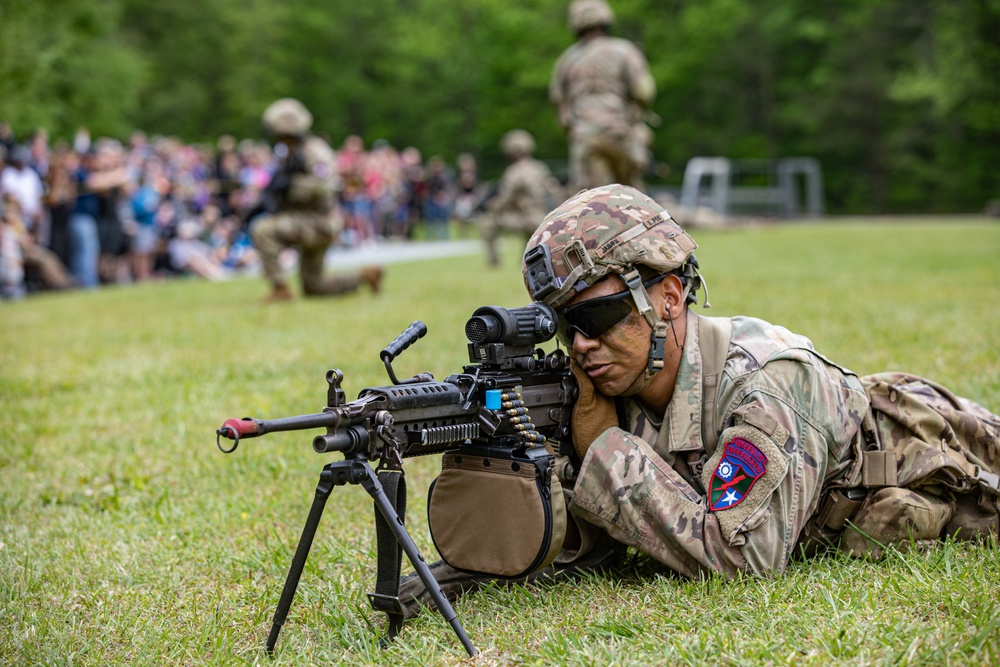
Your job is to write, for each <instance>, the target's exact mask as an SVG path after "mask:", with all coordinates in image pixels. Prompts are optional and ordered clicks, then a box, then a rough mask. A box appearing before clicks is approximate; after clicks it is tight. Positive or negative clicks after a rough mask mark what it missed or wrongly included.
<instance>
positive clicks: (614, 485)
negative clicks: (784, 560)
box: [570, 427, 746, 578]
mask: <svg viewBox="0 0 1000 667" xmlns="http://www.w3.org/2000/svg"><path fill="white" fill-rule="evenodd" d="M570 510H571V511H572V512H573V513H574V514H577V515H579V516H580V517H581V518H583V519H584V520H585V521H588V522H590V523H593V524H595V525H597V526H600V527H602V528H604V530H606V531H607V532H608V534H609V535H611V537H613V538H615V539H616V540H618V541H619V542H622V543H624V544H628V545H630V546H634V547H636V548H637V549H639V550H640V551H642V552H643V553H646V554H648V555H650V556H652V557H653V558H655V559H656V560H658V561H660V562H661V563H663V564H665V565H667V566H668V567H669V568H670V569H672V570H674V571H675V572H678V573H680V574H682V575H684V576H686V577H692V578H693V577H697V576H698V574H699V573H701V572H703V571H706V570H708V571H714V572H720V573H723V574H727V575H730V576H732V575H735V574H736V573H737V572H740V571H742V570H745V569H746V560H745V559H744V558H743V556H742V554H741V553H740V551H739V550H738V549H735V548H732V547H730V546H728V545H727V544H726V543H725V540H723V539H722V536H721V532H720V529H719V524H718V522H717V521H715V520H714V517H711V516H710V515H709V513H708V512H707V508H706V504H705V499H704V497H703V496H702V494H701V493H700V492H699V490H697V489H695V488H694V487H693V486H692V485H691V484H689V483H688V482H687V481H686V480H685V479H684V478H683V477H681V475H680V474H678V473H677V471H676V470H674V468H673V467H671V466H670V465H669V464H668V463H667V462H666V461H665V460H664V459H663V458H662V457H661V456H660V455H659V454H657V452H655V451H654V450H653V447H652V446H651V445H650V444H649V443H648V442H646V441H645V440H643V439H641V438H639V437H637V436H634V435H632V434H631V433H628V432H627V431H625V430H623V429H621V428H618V427H613V428H610V429H608V430H607V431H605V432H604V433H602V434H601V435H600V436H599V437H598V438H597V440H595V441H594V442H593V443H592V444H591V445H590V448H589V449H588V450H587V455H586V457H585V458H584V460H583V464H582V466H581V469H580V473H579V477H578V478H577V482H576V485H575V487H574V493H573V502H572V504H571V505H570Z"/></svg>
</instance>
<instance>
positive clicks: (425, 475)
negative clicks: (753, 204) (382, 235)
mask: <svg viewBox="0 0 1000 667" xmlns="http://www.w3.org/2000/svg"><path fill="white" fill-rule="evenodd" d="M694 235H695V237H696V239H697V240H698V242H699V243H700V245H701V248H700V249H699V251H698V257H699V259H700V260H701V265H702V267H703V269H704V273H705V276H706V278H707V280H708V283H709V286H710V289H711V301H712V303H713V305H714V306H715V307H714V308H713V311H710V312H713V313H714V314H722V315H734V314H752V315H756V316H758V317H762V318H764V319H768V320H770V321H773V322H775V323H779V324H783V325H785V326H787V327H789V328H790V329H792V330H793V331H796V332H799V333H803V334H805V335H808V336H810V337H811V338H812V340H813V341H814V343H815V344H816V346H817V348H818V349H820V350H821V351H823V352H824V353H825V354H827V356H829V357H830V358H832V359H834V360H836V361H837V362H839V363H841V364H843V365H845V366H847V367H849V368H851V369H853V370H855V371H857V372H858V373H862V374H864V373H870V372H875V371H880V370H907V371H910V372H914V373H918V374H922V375H927V376H929V377H932V378H934V379H936V380H938V381H940V382H942V383H944V384H945V385H947V386H949V387H950V388H952V389H953V390H955V391H956V392H957V393H959V394H962V395H965V396H968V397H970V398H973V399H974V400H977V401H979V402H981V403H983V404H984V405H986V406H988V407H990V408H992V409H993V410H998V409H1000V345H998V343H1000V335H998V331H1000V307H998V306H1000V263H998V260H1000V225H997V224H996V223H992V224H991V223H989V222H985V221H965V222H953V221H949V222H947V223H945V222H943V221H936V220H925V221H919V222H908V223H893V224H878V223H874V222H871V223H864V222H829V223H825V224H821V225H797V226H783V227H761V228H753V229H737V230H731V231H715V232H700V233H697V232H696V233H695V234H694ZM504 249H505V251H506V253H505V257H504V260H505V261H504V263H503V266H502V267H501V268H500V269H499V270H492V271H491V270H486V269H485V268H484V265H485V262H484V261H483V258H482V257H480V256H470V257H463V258H458V259H454V260H448V261H426V262H419V263H412V264H405V265H392V266H390V267H388V274H387V279H386V283H385V290H384V293H383V294H382V295H380V296H379V297H377V298H370V297H369V296H368V295H367V294H366V293H358V294H355V295H351V296H347V297H344V298H340V299H332V300H311V301H302V300H300V301H298V302H296V303H293V304H288V305H285V304H282V305H275V306H270V307H265V306H262V305H259V304H258V303H256V299H257V298H259V297H260V296H261V295H262V294H263V293H264V292H265V286H264V284H263V281H262V280H258V279H246V280H236V281H232V282H226V283H218V284H209V283H204V282H199V281H194V280H180V281H176V282H171V283H168V284H150V285H142V286H136V287H123V288H115V289H106V290H101V291H97V292H92V293H72V294H58V295H46V296H40V297H36V298H32V299H29V300H26V301H23V302H20V303H14V304H10V303H5V304H2V305H0V350H2V352H0V364H2V365H0V369H2V370H0V406H2V409H0V617H2V618H3V619H4V621H3V630H0V663H3V664H11V665H102V666H103V665H180V664H183V665H230V664H261V665H268V664H275V665H312V664H316V665H319V664H324V665H325V664H373V665H437V664H477V665H548V664H567V665H650V664H671V665H720V664H721V665H830V664H834V665H996V664H998V662H1000V602H998V597H1000V550H998V549H997V546H996V545H995V544H987V545H981V546H969V545H965V544H951V543H948V544H942V545H941V546H940V547H939V548H937V549H934V550H932V551H930V552H929V553H926V554H900V553H896V552H890V553H889V555H888V556H887V557H886V558H885V559H884V560H882V561H879V562H877V563H870V562H861V561H852V560H849V559H845V558H840V557H826V558H820V559H816V560H812V561H808V562H805V563H795V564H793V565H792V567H791V568H790V570H789V572H788V573H787V575H786V576H785V577H783V578H781V579H779V580H774V581H765V580H756V579H751V578H747V579H742V580H738V581H734V582H726V581H722V580H718V579H708V580H706V581H696V582H685V581H679V580H677V579H674V578H672V577H670V576H668V575H667V573H665V572H664V571H662V570H660V569H658V568H656V567H655V566H653V565H651V564H650V563H648V562H644V561H642V560H636V561H634V563H633V565H632V567H630V568H629V569H628V570H627V571H626V572H625V573H624V574H622V575H620V576H614V577H603V578H593V579H589V580H587V581H585V582H582V583H580V584H575V585H570V584H565V583H564V584H556V585H546V586H533V587H528V588H516V589H513V590H500V589H492V590H487V591H485V592H483V593H481V594H477V595H474V596H470V597H467V598H465V599H462V600H460V601H459V602H458V603H457V604H456V609H457V611H458V613H459V616H460V619H461V620H462V622H463V623H464V625H465V628H466V630H467V631H468V633H469V635H470V636H471V637H472V639H473V640H474V642H475V643H476V645H477V646H478V647H479V648H480V650H481V651H482V653H481V656H480V657H477V658H476V659H474V660H471V661H470V660H468V659H467V658H465V656H464V652H463V651H462V648H461V646H460V645H459V643H458V642H457V640H456V639H455V637H454V635H453V634H452V632H451V631H450V628H449V627H448V626H447V624H445V622H444V621H443V620H442V619H441V618H440V617H439V616H435V615H432V614H424V615H422V616H421V617H419V618H418V619H416V620H415V621H413V622H408V623H407V625H406V627H405V629H404V632H403V633H402V635H401V637H400V638H399V639H398V640H397V641H396V642H395V643H393V644H392V645H391V647H390V648H388V649H386V650H383V649H380V648H379V647H378V637H379V634H380V632H381V631H382V628H383V621H382V618H381V617H380V615H378V614H376V613H375V612H373V611H372V610H371V609H370V608H369V607H368V603H367V598H366V596H365V594H366V592H368V591H369V590H371V589H372V587H373V585H374V582H373V577H374V574H373V573H374V564H375V542H374V535H373V531H372V509H371V504H370V501H369V499H368V496H367V495H366V494H365V493H364V491H362V490H361V489H360V488H354V487H352V488H338V489H336V490H335V491H334V492H333V495H332V497H331V500H330V503H329V505H328V509H327V513H326V516H325V517H324V520H323V523H322V524H321V525H320V530H319V534H318V536H317V540H316V543H315V544H314V546H313V552H312V554H311V556H310V558H309V561H308V564H307V567H306V571H305V573H304V575H303V578H302V583H301V586H300V588H299V592H298V595H297V598H296V600H295V602H294V604H293V606H292V609H291V614H290V616H289V619H288V623H287V624H286V626H285V628H284V630H283V632H282V636H281V639H280V641H279V643H278V652H277V655H276V657H275V659H274V660H273V661H272V660H271V659H269V658H268V657H267V656H266V655H265V654H264V652H263V644H264V639H265V637H266V635H267V632H268V630H269V628H270V621H271V616H272V614H273V612H274V607H275V605H276V604H277V600H278V597H279V595H280V592H281V586H282V583H283V581H284V577H285V575H286V573H287V569H288V565H289V563H290V562H291V557H292V553H293V550H294V547H295V544H296V542H297V540H298V536H299V533H300V531H301V528H302V523H303V522H304V519H305V515H306V512H307V510H308V507H309V503H310V502H311V498H312V495H313V491H314V489H315V485H316V481H317V476H318V473H319V470H320V468H321V467H322V465H323V463H324V462H325V461H326V460H328V459H326V458H323V457H318V456H317V455H315V454H314V453H313V452H312V449H311V447H310V440H311V437H312V433H298V434H296V433H287V434H274V435H270V436H268V437H267V438H264V439H262V440H253V441H248V442H246V443H245V444H244V445H242V446H241V447H240V448H239V450H237V452H236V453H235V454H233V455H231V456H223V455H222V454H221V453H219V452H218V451H217V450H216V448H215V443H214V429H215V428H216V427H218V426H219V425H220V424H221V423H222V421H223V420H224V419H225V418H228V417H242V416H246V415H252V416H257V417H264V418H270V417H277V416H284V415H290V414H301V413H305V412H313V411H316V410H318V409H320V408H321V407H322V406H323V405H324V404H325V391H326V383H325V381H324V374H325V372H326V370H327V369H328V368H333V367H336V368H341V369H342V370H343V371H344V372H345V375H346V379H345V387H346V389H347V393H348V396H349V397H351V398H353V397H354V396H356V395H357V392H358V391H359V390H360V389H361V388H362V387H365V386H370V385H381V384H385V383H387V379H386V377H385V373H384V370H383V368H382V364H381V362H380V361H379V357H378V353H379V351H380V350H381V349H382V347H384V346H385V344H387V343H388V342H389V341H390V340H392V339H393V338H394V337H395V336H396V334H397V333H399V332H400V331H402V329H403V328H405V327H406V325H408V324H409V323H410V322H411V321H412V320H414V319H422V320H423V321H425V322H426V323H427V325H428V328H429V333H428V334H427V336H426V337H425V338H424V339H422V340H421V341H419V342H418V343H417V344H416V345H414V346H412V347H411V348H410V349H408V350H407V351H406V352H404V353H403V355H401V356H400V358H399V359H398V361H397V362H396V364H395V368H396V372H397V374H399V375H400V376H408V375H410V374H413V373H416V372H419V371H431V372H433V373H434V374H435V376H436V377H439V378H443V377H444V376H446V375H448V374H450V373H452V372H455V371H457V370H459V369H460V367H461V365H463V364H464V363H467V360H468V358H467V355H466V349H465V343H466V341H465V338H464V334H463V332H464V323H465V320H466V319H467V318H468V317H469V316H470V315H471V313H472V311H473V310H474V309H475V308H476V307H477V306H480V305H484V304H498V305H504V306H518V305H523V304H524V303H525V302H526V300H527V299H526V296H525V292H524V288H523V285H522V283H521V278H520V274H519V270H518V269H519V265H518V262H517V260H516V255H517V248H516V247H515V245H514V243H513V241H512V240H507V244H506V245H505V246H504ZM435 465H436V462H435V461H433V460H431V459H425V460H415V461H409V462H408V464H407V469H408V471H409V476H410V485H409V487H410V493H411V495H410V508H411V511H410V513H409V517H408V526H409V527H410V530H411V533H412V534H413V536H414V539H415V540H416V541H417V544H418V546H419V547H420V549H421V551H422V552H423V553H424V554H425V555H427V556H428V557H430V556H431V555H432V553H433V547H432V545H431V543H430V538H429V535H428V533H427V527H426V517H425V516H424V513H423V511H422V508H423V506H424V503H425V494H426V488H427V484H428V483H429V482H430V480H431V479H432V478H433V476H434V474H435Z"/></svg>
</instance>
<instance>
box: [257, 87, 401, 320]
mask: <svg viewBox="0 0 1000 667" xmlns="http://www.w3.org/2000/svg"><path fill="white" fill-rule="evenodd" d="M263 122H264V127H265V128H266V129H267V131H268V133H269V134H270V135H271V136H272V137H273V138H274V141H275V142H276V143H277V144H281V145H283V146H284V148H283V149H282V150H281V151H280V154H282V155H283V157H282V160H281V164H280V167H279V169H278V171H277V172H276V173H275V174H274V177H273V178H272V180H271V182H270V183H269V184H268V191H267V193H266V194H267V195H268V197H269V198H270V202H269V205H268V206H267V209H268V212H267V213H266V214H265V215H262V216H260V217H259V218H257V219H256V220H254V222H253V225H252V227H251V229H250V236H251V238H252V239H253V243H254V246H255V247H256V248H257V252H258V253H259V254H260V259H261V265H262V268H263V270H264V275H265V276H266V277H267V280H268V282H269V283H270V284H271V293H270V294H269V295H267V296H266V297H265V301H287V300H289V299H292V298H294V295H293V294H292V291H291V289H289V287H288V281H287V278H286V277H285V275H284V272H283V271H282V267H281V262H280V255H281V253H282V251H283V250H284V249H286V248H290V247H291V248H296V249H297V250H298V252H299V275H300V279H301V281H302V291H303V293H304V294H305V295H307V296H321V295H334V294H342V293H345V292H352V291H354V290H356V289H358V287H359V286H360V285H361V284H362V283H366V284H367V285H368V286H369V287H370V288H371V290H372V291H373V292H377V291H378V290H379V284H380V281H381V279H382V270H381V269H380V268H378V267H366V268H364V269H362V270H361V271H358V272H351V273H342V274H338V275H334V276H324V275H323V273H324V261H325V259H326V253H327V250H328V249H329V247H330V244H332V243H333V241H334V239H335V238H336V236H337V232H338V231H339V230H338V228H337V218H336V214H335V208H334V207H335V201H336V192H335V190H336V173H335V169H336V158H335V156H334V153H333V149H331V148H330V146H329V144H327V143H326V142H325V141H324V140H323V139H321V138H319V137H317V136H316V135H314V134H311V133H310V131H309V130H310V129H311V128H312V123H313V117H312V114H311V113H310V112H309V110H308V109H306V107H305V106H304V105H303V104H302V103H301V102H299V101H298V100H295V99H292V98H283V99H280V100H277V101H275V102H273V103H271V104H270V105H268V107H267V108H266V109H265V110H264V114H263Z"/></svg>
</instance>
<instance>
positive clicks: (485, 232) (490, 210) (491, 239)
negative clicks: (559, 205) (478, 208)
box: [477, 155, 552, 265]
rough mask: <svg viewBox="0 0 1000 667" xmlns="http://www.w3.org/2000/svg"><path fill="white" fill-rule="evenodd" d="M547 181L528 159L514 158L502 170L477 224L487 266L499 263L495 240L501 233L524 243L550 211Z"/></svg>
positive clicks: (549, 176)
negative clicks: (520, 237) (516, 236)
mask: <svg viewBox="0 0 1000 667" xmlns="http://www.w3.org/2000/svg"><path fill="white" fill-rule="evenodd" d="M551 181H552V172H550V171H549V168H548V167H547V166H546V165H545V163H544V162H540V161H539V160H536V159H534V158H532V157H530V156H529V155H521V156H518V157H517V158H516V159H515V160H514V161H513V162H512V163H511V164H510V165H509V166H508V167H507V169H506V170H504V172H503V175H502V176H501V177H500V184H499V186H498V189H497V193H496V195H495V196H494V197H493V198H492V199H490V200H489V201H488V202H487V204H486V212H485V213H484V214H483V215H482V216H480V217H479V219H478V221H477V222H478V225H479V229H480V233H481V234H482V236H483V239H484V240H485V241H486V247H487V255H488V259H489V262H490V264H491V265H496V264H497V263H498V261H499V257H498V256H497V237H498V236H499V235H500V232H501V231H505V232H516V233H519V234H522V235H523V236H524V238H525V240H527V238H528V237H530V236H531V233H532V232H534V231H535V228H536V227H538V223H539V221H540V220H541V219H542V218H544V217H545V214H546V213H548V212H549V210H550V209H551V208H552V205H551V196H550V187H549V184H550V182H551Z"/></svg>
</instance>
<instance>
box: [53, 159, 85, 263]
mask: <svg viewBox="0 0 1000 667" xmlns="http://www.w3.org/2000/svg"><path fill="white" fill-rule="evenodd" d="M79 165H80V159H79V156H77V154H76V153H74V152H72V151H70V150H68V149H67V148H65V147H63V148H61V149H59V150H57V151H56V153H55V155H54V156H52V158H51V165H50V168H49V171H48V179H47V183H46V194H45V207H46V209H47V210H48V219H49V248H50V249H51V250H52V252H54V253H55V254H56V256H57V257H58V258H59V261H61V262H62V263H63V265H65V266H72V264H71V258H72V254H71V251H70V230H69V226H70V223H69V221H70V216H71V215H72V214H73V209H74V207H75V205H76V181H75V176H76V172H77V169H78V168H79Z"/></svg>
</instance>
